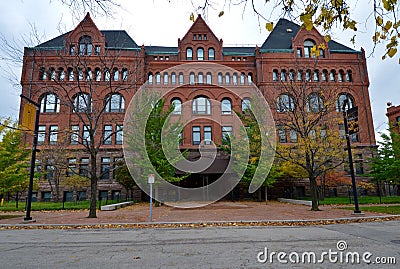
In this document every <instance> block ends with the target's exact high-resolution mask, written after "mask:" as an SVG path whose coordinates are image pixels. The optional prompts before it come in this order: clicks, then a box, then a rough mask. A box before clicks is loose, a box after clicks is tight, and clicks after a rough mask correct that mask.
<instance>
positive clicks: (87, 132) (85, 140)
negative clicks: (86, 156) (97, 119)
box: [82, 125, 90, 145]
mask: <svg viewBox="0 0 400 269" xmlns="http://www.w3.org/2000/svg"><path fill="white" fill-rule="evenodd" d="M89 128H90V127H89V126H86V125H84V126H83V130H82V143H83V144H86V145H87V144H89V142H90V129H89Z"/></svg>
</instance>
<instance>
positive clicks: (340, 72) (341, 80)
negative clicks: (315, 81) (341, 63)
mask: <svg viewBox="0 0 400 269" xmlns="http://www.w3.org/2000/svg"><path fill="white" fill-rule="evenodd" d="M343 77H344V72H343V70H342V69H340V70H339V73H338V81H339V82H343Z"/></svg>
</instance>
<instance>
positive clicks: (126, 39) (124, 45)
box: [35, 30, 140, 49]
mask: <svg viewBox="0 0 400 269" xmlns="http://www.w3.org/2000/svg"><path fill="white" fill-rule="evenodd" d="M100 32H101V33H102V34H103V35H104V36H105V38H106V48H110V49H140V47H139V46H138V45H137V44H136V42H135V41H134V40H133V39H132V38H131V37H130V36H129V35H128V33H127V32H126V31H124V30H102V31H100ZM69 33H71V31H70V32H68V33H65V34H62V35H60V36H57V37H56V38H53V39H51V40H49V41H46V42H44V43H42V44H39V45H37V46H36V47H35V48H41V49H44V48H64V46H65V44H64V43H65V37H66V36H67V35H68V34H69Z"/></svg>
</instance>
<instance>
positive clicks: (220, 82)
mask: <svg viewBox="0 0 400 269" xmlns="http://www.w3.org/2000/svg"><path fill="white" fill-rule="evenodd" d="M218 84H219V85H221V84H222V73H218Z"/></svg>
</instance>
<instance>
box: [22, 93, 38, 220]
mask: <svg viewBox="0 0 400 269" xmlns="http://www.w3.org/2000/svg"><path fill="white" fill-rule="evenodd" d="M20 97H21V98H22V99H25V100H27V101H28V102H29V103H30V104H33V105H34V106H35V107H36V114H35V126H34V130H33V144H32V156H31V168H30V175H29V187H28V197H27V201H26V216H25V218H24V221H26V222H31V221H32V217H31V207H32V190H33V176H34V174H35V162H36V151H37V149H36V147H37V142H38V129H39V113H40V105H39V104H38V103H36V102H35V101H33V100H32V99H30V98H28V97H26V96H24V95H22V94H21V95H20Z"/></svg>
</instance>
